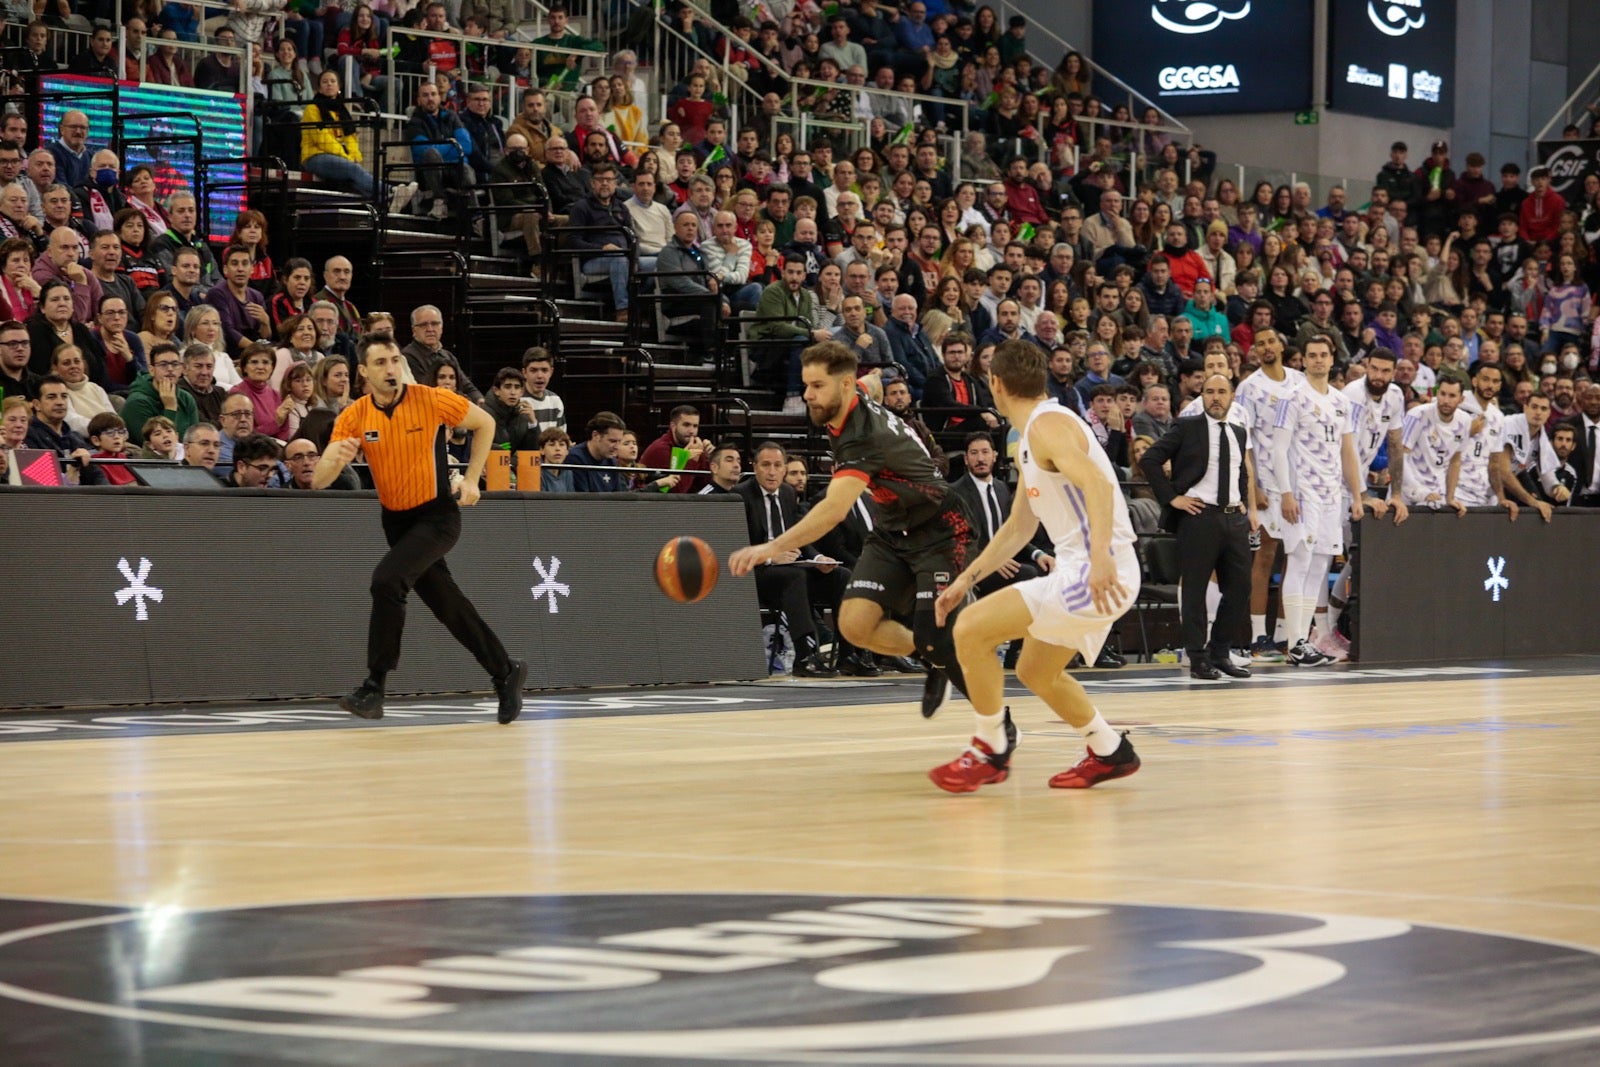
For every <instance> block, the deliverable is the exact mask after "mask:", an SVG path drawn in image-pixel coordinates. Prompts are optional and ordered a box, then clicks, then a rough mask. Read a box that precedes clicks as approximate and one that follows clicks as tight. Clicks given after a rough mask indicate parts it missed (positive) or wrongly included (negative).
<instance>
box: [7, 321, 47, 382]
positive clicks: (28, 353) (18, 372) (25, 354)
mask: <svg viewBox="0 0 1600 1067" xmlns="http://www.w3.org/2000/svg"><path fill="white" fill-rule="evenodd" d="M31 358H33V346H32V345H31V344H30V343H29V341H28V328H27V327H26V326H24V325H23V324H22V323H20V322H18V321H16V320H15V319H12V320H10V321H9V322H4V323H0V399H4V398H6V397H8V396H20V397H25V398H27V399H28V400H32V399H33V398H34V397H36V396H38V395H39V376H38V375H37V374H34V373H33V372H32V371H30V370H29V369H28V361H29V360H30V359H31Z"/></svg>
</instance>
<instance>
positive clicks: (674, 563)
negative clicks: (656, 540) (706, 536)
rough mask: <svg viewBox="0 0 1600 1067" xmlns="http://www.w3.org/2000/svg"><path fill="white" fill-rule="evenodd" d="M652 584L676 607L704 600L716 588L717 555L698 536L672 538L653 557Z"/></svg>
mask: <svg viewBox="0 0 1600 1067" xmlns="http://www.w3.org/2000/svg"><path fill="white" fill-rule="evenodd" d="M656 585H658V586H660V587H661V591H662V592H663V593H665V594H667V596H669V597H671V598H672V599H673V600H676V601H677V602H678V603H680V604H693V603H694V602H695V601H697V600H704V599H705V598H706V597H707V596H709V595H710V593H711V590H712V589H714V588H716V585H717V554H716V553H715V552H713V551H711V546H710V545H708V544H706V543H705V542H704V541H702V540H700V538H698V537H674V538H673V539H672V540H670V541H668V542H667V543H666V544H664V545H662V546H661V551H660V552H659V553H657V554H656Z"/></svg>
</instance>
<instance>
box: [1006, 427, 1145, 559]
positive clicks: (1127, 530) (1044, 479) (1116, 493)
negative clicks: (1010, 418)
mask: <svg viewBox="0 0 1600 1067" xmlns="http://www.w3.org/2000/svg"><path fill="white" fill-rule="evenodd" d="M1057 414H1059V415H1062V416H1065V417H1066V418H1069V419H1071V420H1072V421H1073V423H1074V424H1075V425H1076V426H1077V429H1078V432H1079V433H1080V434H1082V435H1083V438H1084V440H1085V441H1086V442H1087V443H1088V454H1089V460H1090V462H1092V463H1093V464H1094V465H1095V469H1096V470H1097V471H1098V472H1099V473H1100V476H1101V477H1103V478H1104V479H1105V480H1106V481H1107V482H1108V483H1109V484H1110V486H1111V492H1112V502H1111V551H1112V552H1113V553H1116V552H1117V551H1118V550H1119V549H1121V548H1124V547H1130V546H1132V545H1133V543H1134V541H1135V540H1136V539H1137V535H1136V534H1135V533H1134V530H1133V521H1132V520H1131V519H1129V518H1128V502H1127V501H1126V500H1124V499H1123V496H1122V490H1121V488H1120V487H1119V486H1118V485H1117V481H1118V478H1117V470H1116V468H1115V467H1113V466H1112V465H1111V460H1110V458H1109V457H1107V455H1106V450H1105V449H1104V448H1101V447H1100V442H1099V441H1097V440H1096V439H1095V436H1094V431H1093V430H1091V429H1090V428H1089V424H1088V423H1087V422H1084V421H1083V419H1082V418H1081V417H1079V415H1078V413H1077V412H1075V411H1071V410H1069V409H1067V408H1064V407H1062V406H1061V404H1060V403H1058V402H1057V401H1054V400H1046V401H1045V402H1044V403H1042V404H1040V405H1039V406H1038V407H1036V408H1034V409H1033V414H1032V415H1031V416H1029V418H1028V424H1027V425H1026V426H1024V427H1023V428H1022V438H1021V440H1020V441H1018V443H1017V462H1018V463H1019V464H1021V468H1022V479H1023V482H1024V483H1025V484H1026V486H1027V491H1028V506H1029V507H1031V508H1032V509H1033V513H1034V514H1035V515H1036V516H1038V518H1039V521H1040V522H1041V523H1043V524H1044V528H1045V532H1046V533H1048V534H1049V535H1050V540H1051V542H1052V543H1053V544H1054V545H1055V554H1056V558H1057V559H1058V560H1065V559H1088V557H1089V509H1088V506H1087V504H1086V503H1085V501H1084V496H1083V490H1081V489H1079V488H1078V487H1077V486H1076V485H1074V484H1073V483H1072V482H1071V481H1070V480H1069V479H1068V478H1067V477H1066V475H1064V474H1060V473H1058V472H1056V471H1047V470H1045V469H1044V468H1043V467H1040V466H1039V465H1038V464H1037V463H1035V462H1034V461H1033V449H1032V448H1031V447H1030V445H1029V434H1030V433H1031V432H1032V430H1033V424H1034V423H1036V422H1038V421H1039V418H1040V416H1043V415H1057ZM1058 566H1059V564H1058Z"/></svg>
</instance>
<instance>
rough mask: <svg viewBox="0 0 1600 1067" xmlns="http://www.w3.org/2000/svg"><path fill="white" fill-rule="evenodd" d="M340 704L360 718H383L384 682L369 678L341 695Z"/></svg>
mask: <svg viewBox="0 0 1600 1067" xmlns="http://www.w3.org/2000/svg"><path fill="white" fill-rule="evenodd" d="M339 706H340V707H341V708H343V709H344V710H345V711H348V712H349V713H350V714H352V715H354V716H356V717H357V718H359V719H381V718H383V683H382V682H380V681H378V680H377V679H375V678H368V679H367V680H366V681H364V682H362V683H361V684H360V685H358V686H356V687H355V688H354V689H352V690H351V691H350V692H349V693H348V694H346V695H345V696H342V697H340V698H339Z"/></svg>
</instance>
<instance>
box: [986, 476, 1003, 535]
mask: <svg viewBox="0 0 1600 1067" xmlns="http://www.w3.org/2000/svg"><path fill="white" fill-rule="evenodd" d="M984 491H985V493H986V494H987V496H988V501H989V536H990V537H991V538H992V537H994V535H995V531H997V530H999V529H1000V502H999V501H998V500H996V499H995V496H994V483H993V482H990V483H989V484H988V485H986V486H984Z"/></svg>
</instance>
